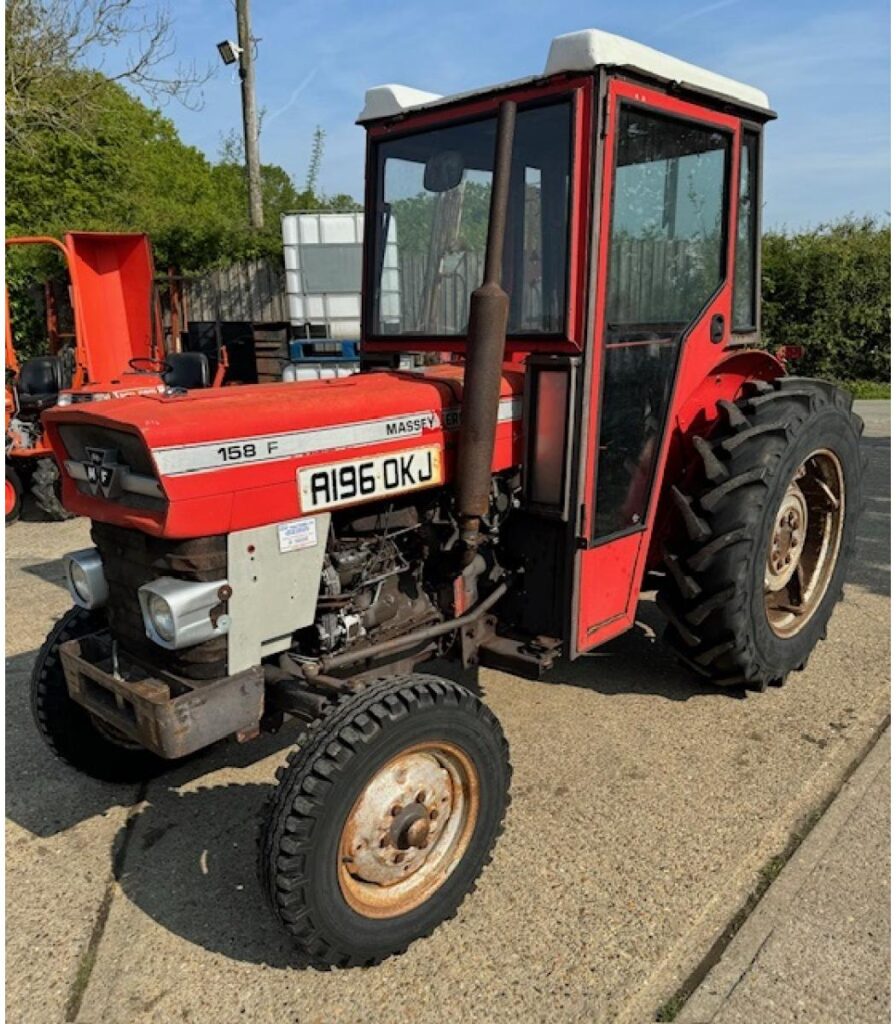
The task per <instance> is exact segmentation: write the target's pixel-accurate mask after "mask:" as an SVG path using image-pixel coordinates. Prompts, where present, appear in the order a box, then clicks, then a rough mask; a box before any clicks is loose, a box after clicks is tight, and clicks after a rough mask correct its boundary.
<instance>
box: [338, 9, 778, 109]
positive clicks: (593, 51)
mask: <svg viewBox="0 0 896 1024" xmlns="http://www.w3.org/2000/svg"><path fill="white" fill-rule="evenodd" d="M599 65H604V66H606V67H625V68H633V69H636V70H638V71H644V72H646V73H647V74H649V75H655V76H656V77H658V78H662V79H665V80H667V81H670V82H677V83H679V84H681V85H685V86H692V87H694V88H696V89H700V90H703V91H705V92H712V93H716V94H717V95H719V96H728V97H730V98H731V99H732V100H735V101H738V102H740V103H743V104H746V105H747V106H750V107H758V108H760V109H761V110H768V111H770V110H771V108H770V107H769V102H768V96H766V94H765V93H764V92H763V91H762V90H761V89H756V88H755V87H754V86H752V85H745V84H744V83H743V82H736V81H735V80H734V79H733V78H726V77H725V76H724V75H718V74H716V73H715V72H714V71H707V70H706V69H705V68H701V67H698V66H697V65H696V64H688V63H687V61H683V60H679V59H678V58H677V57H670V56H669V55H668V54H666V53H660V51H659V50H654V49H652V48H651V47H649V46H644V45H643V44H642V43H636V42H634V41H633V40H631V39H624V38H623V37H622V36H616V35H613V34H612V33H611V32H601V31H600V30H599V29H596V28H588V29H584V30H582V31H581V32H569V33H567V34H566V35H562V36H557V37H556V38H555V39H554V40H553V41H552V42H551V49H550V51H549V52H548V59H547V63H546V64H545V68H544V72H543V75H544V77H546V76H548V75H555V74H559V73H562V72H566V71H592V70H593V69H594V68H596V67H598V66H599ZM537 77H539V76H532V77H531V78H522V79H519V80H518V81H516V82H506V83H503V85H504V86H509V85H523V84H525V83H526V82H531V81H535V80H536V78H537ZM494 88H496V87H495V86H489V87H488V88H485V89H475V90H473V91H471V92H465V93H456V94H455V95H453V96H440V95H438V94H437V93H432V92H423V91H422V90H421V89H412V88H410V87H409V86H406V85H377V86H374V88H372V89H368V90H367V93H366V95H365V97H364V109H363V110H362V111H361V113H360V114H359V115H358V122H359V123H363V122H365V121H377V120H379V119H380V118H384V117H394V116H395V115H396V114H403V113H405V112H406V111H409V110H419V109H422V108H425V107H435V106H438V105H440V104H443V103H452V102H454V101H455V100H459V99H464V98H466V97H468V96H475V95H477V94H479V93H484V92H491V91H492V90H493V89H494Z"/></svg>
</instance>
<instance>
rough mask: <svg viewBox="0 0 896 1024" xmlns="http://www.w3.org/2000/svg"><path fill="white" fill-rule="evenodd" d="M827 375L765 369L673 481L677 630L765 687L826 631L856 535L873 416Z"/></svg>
mask: <svg viewBox="0 0 896 1024" xmlns="http://www.w3.org/2000/svg"><path fill="white" fill-rule="evenodd" d="M851 405H852V400H851V398H850V396H849V395H848V394H847V393H846V392H844V391H842V390H840V389H839V388H836V387H834V386H833V385H831V384H827V383H825V382H823V381H816V380H809V379H801V378H796V377H794V378H787V377H785V378H781V379H779V380H776V381H773V382H771V383H766V382H752V383H750V384H748V385H747V387H746V388H745V395H744V397H742V398H740V399H738V401H736V402H728V401H720V402H719V403H718V407H719V413H720V417H719V420H718V421H717V423H716V426H715V429H714V430H713V431H712V432H711V433H710V435H709V437H708V438H702V437H694V438H693V439H692V443H693V448H694V456H695V458H694V465H693V466H692V467H691V468H690V471H689V473H688V474H687V476H686V478H685V479H687V480H688V481H689V482H688V483H687V484H682V485H681V486H680V487H679V486H673V487H672V489H671V498H672V500H673V501H674V503H675V505H676V506H677V508H678V511H679V514H680V516H681V518H682V520H683V525H684V530H683V538H684V540H683V541H682V542H681V543H680V545H679V546H678V547H677V548H675V549H669V550H667V551H666V552H665V561H666V569H667V576H666V579H665V581H664V583H663V585H662V586H661V588H660V591H659V594H658V597H657V603H658V605H659V607H660V609H661V610H662V611H663V612H664V613H665V614H666V616H667V618H668V619H669V622H670V627H669V629H668V630H667V639H668V640H669V642H670V644H671V646H672V647H673V649H674V650H675V651H676V653H677V654H678V655H679V657H680V658H681V660H683V661H685V662H686V663H687V664H689V665H690V666H691V667H693V668H694V669H696V670H697V671H698V672H699V673H700V674H702V675H704V676H706V677H708V678H709V679H711V680H713V681H714V682H716V683H719V684H721V685H746V686H749V687H752V688H755V689H759V690H764V689H765V688H766V686H768V684H769V683H781V682H783V681H784V679H785V678H786V677H787V675H788V673H790V672H791V671H793V670H795V669H802V668H803V667H804V666H805V664H806V661H807V660H808V658H809V655H810V654H811V653H812V650H813V649H814V647H815V645H816V644H817V643H818V641H819V640H821V639H823V638H824V637H825V635H826V631H827V624H828V620H829V619H830V617H831V613H832V612H833V609H834V605H835V604H836V603H837V601H838V600H839V599H840V598H841V597H842V594H843V580H844V575H845V573H846V569H847V564H848V562H849V559H850V557H851V554H852V550H853V547H854V545H855V537H856V524H857V521H858V517H859V513H860V511H861V504H862V499H861V483H862V475H863V470H864V464H863V456H862V453H861V451H860V447H859V445H860V439H861V434H862V429H863V424H862V421H861V420H860V419H859V417H858V416H856V415H855V414H854V413H852V412H851Z"/></svg>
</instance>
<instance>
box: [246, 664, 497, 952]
mask: <svg viewBox="0 0 896 1024" xmlns="http://www.w3.org/2000/svg"><path fill="white" fill-rule="evenodd" d="M425 739H443V740H446V741H452V742H454V743H457V744H458V745H462V746H463V747H464V749H465V751H466V753H467V754H468V755H469V756H470V757H471V758H472V759H473V761H474V763H475V764H476V766H477V769H478V774H479V781H480V800H481V804H480V810H479V816H478V818H477V821H476V825H475V828H474V832H473V835H472V837H471V840H470V845H469V846H468V848H467V850H466V852H465V853H464V855H463V857H462V858H461V860H460V861H459V862H458V864H457V866H456V867H455V869H454V871H452V873H451V874H450V875H449V876H448V878H447V880H446V881H445V882H444V883H443V884H442V885H441V886H440V887H439V888H438V889H437V890H436V891H435V892H434V893H433V895H432V896H431V897H430V898H429V899H428V900H426V901H425V902H424V903H422V904H420V905H419V906H417V907H415V908H413V909H412V910H409V911H407V912H406V913H404V914H401V915H399V916H395V917H389V918H383V919H379V920H374V919H371V918H368V917H365V916H364V915H362V914H359V913H357V912H356V911H354V910H353V909H352V908H351V907H350V906H349V904H348V903H347V902H346V901H345V898H344V897H343V895H342V892H341V890H340V888H339V882H338V878H337V871H336V866H337V850H338V845H339V839H340V835H341V832H342V828H343V824H344V822H345V819H346V817H347V816H348V814H349V813H350V811H351V808H352V807H353V805H354V803H355V800H356V799H357V797H358V794H359V793H360V792H361V790H362V789H363V786H364V784H365V782H366V780H368V779H369V778H371V776H372V775H373V774H374V773H375V772H376V771H378V770H379V768H381V767H382V765H383V764H384V763H386V761H387V760H388V758H390V757H392V756H394V755H395V753H396V752H398V751H400V750H401V749H404V748H406V747H407V746H409V745H411V744H412V743H415V742H420V741H421V740H425ZM510 777H511V767H510V762H509V759H508V746H507V741H506V739H505V738H504V734H503V732H502V730H501V726H500V724H499V722H498V720H497V719H496V718H495V716H494V715H493V714H492V712H491V711H490V710H489V709H488V708H487V707H486V706H485V705H484V704H483V703H482V702H481V701H480V700H479V699H478V698H476V697H475V696H474V695H473V694H472V693H470V691H469V690H467V689H465V688H464V687H462V686H460V685H458V684H456V683H453V682H448V681H447V680H444V679H439V678H437V677H435V676H430V675H423V674H419V673H414V674H412V675H407V676H400V677H397V678H392V679H388V680H383V681H380V682H377V683H374V684H373V685H371V686H370V687H368V688H366V689H364V690H362V691H360V692H358V693H354V694H351V695H349V696H347V697H344V698H342V699H341V700H340V701H339V702H338V703H337V704H335V705H333V707H332V708H331V709H330V710H329V711H328V712H327V713H326V714H325V715H324V716H323V717H322V718H319V719H317V720H316V722H314V723H313V724H312V726H310V727H309V729H308V731H307V732H306V733H305V734H303V735H302V736H301V737H300V739H299V745H298V747H297V748H296V749H294V750H293V751H291V752H290V754H289V755H288V761H287V764H286V765H284V766H282V767H281V768H280V769H279V770H278V780H279V784H278V786H277V788H276V789H275V791H274V793H273V796H272V797H271V798H270V800H269V801H268V802H267V803H266V805H265V807H264V809H263V811H262V818H261V828H260V831H259V842H258V875H259V880H260V882H261V885H262V888H263V889H264V892H265V895H266V897H267V899H268V902H269V903H270V905H271V907H272V909H273V911H274V914H275V916H276V917H277V918H278V919H279V921H280V922H281V924H282V925H283V926H284V927H285V928H286V930H287V931H288V932H289V933H290V935H291V936H292V937H293V939H294V941H295V942H296V944H297V945H298V947H299V949H300V952H301V957H302V962H303V964H305V965H307V966H310V967H315V968H318V969H323V970H325V969H329V968H332V967H355V966H370V965H372V964H376V963H379V962H380V961H381V960H383V959H385V958H386V957H388V956H392V955H394V954H397V953H401V952H404V950H405V949H406V948H407V947H408V945H409V944H410V943H411V942H413V941H414V940H415V939H418V938H421V937H423V936H425V935H429V934H430V933H431V932H432V931H433V930H434V929H435V928H436V927H437V926H438V925H439V924H441V922H442V921H445V920H447V919H449V918H451V917H453V916H454V914H455V913H456V912H457V909H458V907H459V906H460V904H461V902H462V901H463V899H464V897H465V896H466V895H467V893H468V892H471V891H472V890H473V889H475V887H476V880H477V878H478V876H479V874H480V872H481V871H482V869H483V867H485V865H486V864H488V863H489V862H490V860H491V855H492V850H493V848H494V844H495V842H496V840H497V838H498V836H499V835H500V833H501V831H502V829H503V819H504V815H505V812H506V809H507V806H508V805H509V802H510V797H509V787H510Z"/></svg>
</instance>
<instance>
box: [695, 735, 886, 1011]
mask: <svg viewBox="0 0 896 1024" xmlns="http://www.w3.org/2000/svg"><path fill="white" fill-rule="evenodd" d="M890 739H891V737H890V730H889V729H888V730H887V731H886V733H884V735H883V736H882V737H881V738H880V739H879V740H878V742H877V744H876V745H875V747H874V749H873V750H872V751H871V753H870V754H869V755H868V757H867V758H866V759H865V760H864V761H863V762H862V764H861V765H859V767H858V769H857V770H856V772H855V774H854V775H853V776H851V778H850V779H849V781H848V782H847V783H846V785H845V786H844V787H843V789H842V790H841V791H840V793H839V794H838V796H837V798H836V799H835V800H834V802H833V803H832V805H831V807H830V808H829V809H828V810H827V811H826V812H825V814H824V817H823V818H822V819H821V821H820V822H819V823H818V825H816V827H815V828H814V829H813V830H812V831H811V832H810V833H809V835H808V837H807V838H806V839H805V841H804V842H803V843H802V845H801V846H800V847H799V849H798V850H797V851H796V853H795V854H794V856H793V857H792V858H791V860H789V861H788V862H787V864H786V865H785V866H784V868H783V870H782V871H781V874H780V875H779V876H778V877H777V878H776V879H775V881H774V882H773V883H772V885H771V886H770V888H769V889H768V891H767V892H766V894H765V895H764V896H763V898H762V900H761V902H760V903H759V905H758V906H757V907H756V909H755V910H754V911H753V913H752V914H751V915H750V917H749V918H748V920H747V921H746V923H745V924H744V926H743V927H742V928H741V929H740V931H739V932H738V933H737V935H736V936H735V938H734V941H733V942H732V943H731V944H730V946H729V947H728V948H727V949H726V950H725V953H724V955H723V956H722V958H721V959H720V961H719V962H718V964H716V966H715V967H714V968H713V969H712V971H710V973H709V974H708V976H707V977H706V979H705V980H704V982H703V983H702V984H701V985H700V987H699V988H698V989H697V990H696V991H695V992H694V994H693V996H692V997H691V998H690V999H689V1000H688V1002H687V1004H686V1005H685V1006H684V1008H683V1010H682V1011H681V1013H680V1014H679V1015H678V1016H677V1017H676V1021H677V1022H678V1024H755V1022H756V1021H780V1022H784V1021H796V1022H805V1024H839V1022H841V1021H843V1020H849V1022H850V1024H877V1022H879V1021H888V1020H889V1019H890V984H889V979H890Z"/></svg>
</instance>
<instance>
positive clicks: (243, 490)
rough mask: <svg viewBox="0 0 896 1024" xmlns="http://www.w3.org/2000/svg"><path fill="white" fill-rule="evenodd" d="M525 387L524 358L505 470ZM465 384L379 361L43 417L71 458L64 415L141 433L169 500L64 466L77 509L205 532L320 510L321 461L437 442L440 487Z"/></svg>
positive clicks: (156, 528)
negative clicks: (335, 372) (103, 489)
mask: <svg viewBox="0 0 896 1024" xmlns="http://www.w3.org/2000/svg"><path fill="white" fill-rule="evenodd" d="M522 386H523V373H522V371H521V369H520V367H519V366H518V365H510V364H508V365H506V366H505V368H504V377H503V382H502V391H501V405H500V409H499V415H498V434H497V442H496V446H495V459H494V469H495V470H500V469H504V468H508V467H510V466H513V465H515V464H517V463H519V462H520V461H521V455H522V450H521V438H522V419H521V417H522ZM462 392H463V368H462V367H460V366H455V365H450V366H448V365H443V366H437V367H431V368H428V369H427V370H426V371H425V372H424V373H422V374H418V373H401V372H382V371H377V372H371V373H359V374H356V375H355V376H352V377H346V378H341V379H336V380H326V381H301V382H298V383H290V384H259V385H250V386H245V387H232V388H217V389H210V390H205V391H193V392H190V393H189V394H187V395H182V396H175V397H165V396H155V395H152V396H134V397H127V398H117V399H111V400H109V401H105V402H99V403H90V404H84V405H74V406H67V407H62V408H60V407H56V408H54V409H52V410H51V411H50V412H48V413H47V414H46V416H45V418H44V419H45V422H46V424H47V427H48V433H49V436H50V439H51V442H52V444H53V448H54V451H55V453H56V455H57V458H58V459H59V461H60V462H61V463H64V462H65V461H66V460H69V459H73V458H76V455H77V453H74V452H69V451H67V450H66V447H65V444H64V443H63V439H62V436H61V435H60V432H59V427H60V426H62V425H64V424H82V425H89V426H90V427H92V428H94V429H93V430H92V431H91V434H92V435H93V437H94V440H93V443H94V444H99V445H102V446H104V444H103V441H102V431H103V429H104V428H105V429H106V430H114V431H124V432H126V433H129V434H136V435H138V436H139V437H140V438H141V439H142V441H143V443H144V445H145V446H146V448H147V449H148V450H149V454H150V456H151V461H152V465H153V466H154V469H155V473H156V475H157V476H158V479H159V480H160V482H161V486H162V489H163V491H164V494H165V499H166V500H165V502H159V503H157V504H158V506H159V507H158V508H153V509H148V508H142V509H141V508H137V507H133V506H131V505H129V504H128V503H127V502H128V497H127V495H123V496H122V497H121V498H119V499H115V500H112V499H110V498H104V497H103V496H102V494H101V493H100V494H97V495H93V494H92V493H85V491H87V490H89V488H88V487H87V486H86V485H85V484H82V485H81V486H80V488H79V486H78V485H77V484H76V483H75V481H74V480H72V479H71V478H70V477H69V476H68V475H67V474H66V473H63V499H64V501H65V504H66V505H67V506H68V507H69V508H70V509H71V510H72V511H73V512H76V513H78V514H81V515H85V516H89V517H90V518H92V519H98V520H101V521H102V522H108V523H117V524H120V525H127V526H132V527H136V528H138V529H141V530H144V531H146V532H147V533H152V534H156V535H165V536H170V537H199V536H207V535H211V534H217V533H229V532H231V531H233V530H242V529H248V528H250V527H254V526H263V525H266V524H268V523H274V522H281V521H283V520H286V519H291V518H295V517H297V516H300V515H303V514H307V513H308V512H309V511H312V509H310V508H308V507H305V508H303V503H304V504H306V505H307V504H308V501H307V498H306V500H305V501H304V502H303V499H302V496H301V488H300V481H301V479H302V477H301V471H302V470H304V469H307V468H310V467H314V466H321V467H323V466H330V465H336V464H339V463H343V462H347V461H351V462H354V461H355V460H358V459H367V458H370V457H374V456H377V455H386V454H394V453H400V452H407V451H409V450H411V449H417V448H423V447H426V448H433V447H437V448H438V456H437V460H438V462H439V473H438V476H437V478H436V479H435V481H434V484H433V486H435V485H437V484H438V483H439V482H440V481H441V482H443V483H444V482H446V481H447V480H450V478H451V475H452V473H453V466H454V451H455V447H456V444H457V428H458V426H459V412H460V399H461V395H462ZM96 437H99V438H100V440H99V442H97V441H96V439H95V438H96ZM109 449H110V450H114V439H113V440H112V441H110V442H109ZM81 454H83V453H81ZM109 457H110V458H112V459H113V460H120V459H121V457H120V456H118V455H114V454H113V455H110V456H109ZM361 500H364V499H361ZM353 503H354V502H353Z"/></svg>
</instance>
